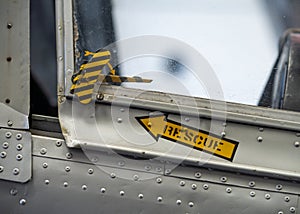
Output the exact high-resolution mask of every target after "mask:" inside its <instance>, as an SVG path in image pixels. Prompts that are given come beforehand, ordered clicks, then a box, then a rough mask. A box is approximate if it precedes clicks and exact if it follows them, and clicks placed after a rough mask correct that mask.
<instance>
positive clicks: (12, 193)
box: [9, 189, 18, 196]
mask: <svg viewBox="0 0 300 214" xmlns="http://www.w3.org/2000/svg"><path fill="white" fill-rule="evenodd" d="M9 193H10V194H11V195H12V196H15V195H17V194H18V190H17V189H11V190H10V192H9Z"/></svg>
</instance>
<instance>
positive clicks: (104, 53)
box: [93, 51, 110, 58]
mask: <svg viewBox="0 0 300 214" xmlns="http://www.w3.org/2000/svg"><path fill="white" fill-rule="evenodd" d="M100 56H110V52H109V51H102V52H98V53H95V54H94V56H93V58H94V57H100Z"/></svg>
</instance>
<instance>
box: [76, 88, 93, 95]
mask: <svg viewBox="0 0 300 214" xmlns="http://www.w3.org/2000/svg"><path fill="white" fill-rule="evenodd" d="M93 90H94V89H93V88H92V89H89V90H85V91H80V92H76V93H75V94H76V95H77V96H78V97H81V96H84V95H89V94H92V93H93Z"/></svg>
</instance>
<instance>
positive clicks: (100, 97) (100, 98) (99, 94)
mask: <svg viewBox="0 0 300 214" xmlns="http://www.w3.org/2000/svg"><path fill="white" fill-rule="evenodd" d="M96 99H97V100H103V99H104V95H103V94H102V93H98V94H97V95H96Z"/></svg>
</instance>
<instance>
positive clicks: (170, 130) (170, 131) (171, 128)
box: [168, 126, 173, 135]
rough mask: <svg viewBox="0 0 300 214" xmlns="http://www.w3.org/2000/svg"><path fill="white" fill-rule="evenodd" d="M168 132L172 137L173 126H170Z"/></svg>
mask: <svg viewBox="0 0 300 214" xmlns="http://www.w3.org/2000/svg"><path fill="white" fill-rule="evenodd" d="M168 132H169V135H172V132H173V127H172V126H169V129H168Z"/></svg>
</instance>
